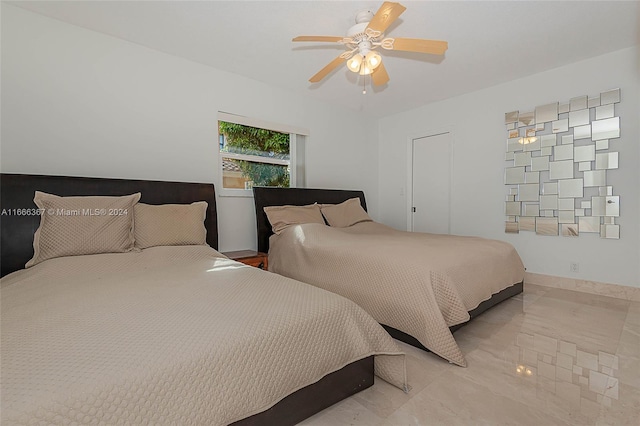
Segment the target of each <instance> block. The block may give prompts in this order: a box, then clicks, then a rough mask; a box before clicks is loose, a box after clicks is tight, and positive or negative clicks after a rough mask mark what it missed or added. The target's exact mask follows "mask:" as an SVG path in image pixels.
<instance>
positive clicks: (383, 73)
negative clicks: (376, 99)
mask: <svg viewBox="0 0 640 426" xmlns="http://www.w3.org/2000/svg"><path fill="white" fill-rule="evenodd" d="M371 80H373V85H374V86H382V85H383V84H385V83H386V82H387V81H389V74H387V69H386V68H385V67H384V64H383V63H381V64H380V65H378V68H376V69H375V71H373V73H371Z"/></svg>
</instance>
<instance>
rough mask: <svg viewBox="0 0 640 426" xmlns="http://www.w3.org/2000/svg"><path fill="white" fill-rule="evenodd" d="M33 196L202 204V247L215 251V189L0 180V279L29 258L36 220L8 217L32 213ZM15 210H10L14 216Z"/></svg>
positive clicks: (103, 181)
mask: <svg viewBox="0 0 640 426" xmlns="http://www.w3.org/2000/svg"><path fill="white" fill-rule="evenodd" d="M35 191H42V192H47V193H50V194H55V195H61V196H83V195H106V196H119V195H128V194H133V193H136V192H140V193H141V194H142V196H141V198H140V202H142V203H147V204H189V203H192V202H194V201H206V202H207V203H208V204H209V207H208V209H207V217H206V219H205V227H206V229H207V243H208V244H209V245H210V246H211V247H213V248H215V249H217V248H218V218H217V213H216V197H215V188H214V186H213V184H211V183H184V182H163V181H148V180H127V179H103V178H87V177H69V176H45V175H23V174H6V173H2V174H0V212H2V211H4V213H3V214H2V215H1V216H0V237H1V245H0V254H1V262H2V264H1V265H0V269H1V276H5V275H6V274H8V273H11V272H13V271H17V270H19V269H23V268H24V265H25V263H27V261H28V260H29V259H31V258H32V257H33V235H34V234H35V232H36V229H38V226H39V225H40V217H39V216H37V215H22V214H13V213H14V212H15V213H19V210H20V211H22V210H21V209H25V210H24V212H25V213H28V212H29V210H31V211H33V209H37V207H36V205H35V204H34V202H33V196H34V194H35ZM14 209H15V210H14Z"/></svg>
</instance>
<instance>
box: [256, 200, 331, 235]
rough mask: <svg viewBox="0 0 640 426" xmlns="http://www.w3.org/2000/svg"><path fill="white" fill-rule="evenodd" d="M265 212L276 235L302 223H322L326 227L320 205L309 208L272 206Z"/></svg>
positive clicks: (310, 205) (308, 206)
mask: <svg viewBox="0 0 640 426" xmlns="http://www.w3.org/2000/svg"><path fill="white" fill-rule="evenodd" d="M264 212H265V213H266V214H267V218H268V219H269V223H271V229H273V233H274V234H279V233H280V232H282V231H283V230H284V229H285V228H288V227H289V226H292V225H299V224H302V223H321V224H323V225H324V219H323V218H322V213H320V206H319V205H318V203H314V204H309V205H307V206H271V207H265V208H264Z"/></svg>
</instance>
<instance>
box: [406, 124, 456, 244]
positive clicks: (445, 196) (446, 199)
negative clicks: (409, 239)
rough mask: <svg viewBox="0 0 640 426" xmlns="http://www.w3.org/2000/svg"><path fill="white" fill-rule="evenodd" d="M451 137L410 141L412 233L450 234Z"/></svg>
mask: <svg viewBox="0 0 640 426" xmlns="http://www.w3.org/2000/svg"><path fill="white" fill-rule="evenodd" d="M452 141H453V138H452V136H451V133H440V134H436V135H430V136H425V137H421V138H417V139H413V141H412V160H411V166H412V167H411V168H412V185H411V193H412V203H411V204H412V205H411V230H412V231H414V232H429V233H433V234H449V233H450V231H451V220H450V217H451V212H450V210H451V169H452V166H451V159H452V153H453V150H452Z"/></svg>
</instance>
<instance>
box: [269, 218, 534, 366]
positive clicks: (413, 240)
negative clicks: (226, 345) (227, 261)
mask: <svg viewBox="0 0 640 426" xmlns="http://www.w3.org/2000/svg"><path fill="white" fill-rule="evenodd" d="M269 246H270V248H269V270H270V271H273V272H276V273H278V274H282V275H285V276H288V277H291V278H295V279H297V280H300V281H304V282H307V283H310V284H313V285H316V286H318V287H322V288H324V289H326V290H329V291H332V292H334V293H338V294H341V295H343V296H345V297H347V298H349V299H351V300H353V301H354V302H356V303H358V304H359V305H360V306H362V307H363V308H364V309H365V310H366V311H367V312H369V313H370V314H371V315H372V316H373V317H374V318H375V319H376V320H377V321H379V322H380V323H382V324H386V325H388V326H391V327H394V328H396V329H398V330H401V331H404V332H405V333H408V334H410V335H412V336H413V337H415V338H416V339H418V340H419V341H420V342H421V343H422V344H423V345H424V346H425V347H427V348H428V349H430V350H431V351H433V352H434V353H436V354H438V355H440V356H441V357H443V358H445V359H447V360H449V361H450V362H453V363H455V364H458V365H461V366H465V365H466V362H465V359H464V356H463V354H462V353H461V351H460V349H459V348H458V345H457V344H456V342H455V340H454V338H453V335H452V334H451V332H450V331H449V327H450V326H452V325H456V324H460V323H462V322H465V321H467V320H468V319H469V314H468V311H470V310H472V309H474V308H475V307H477V306H478V305H479V304H480V303H481V302H482V301H484V300H487V299H489V298H490V297H491V296H492V295H493V294H494V293H497V292H499V291H501V290H503V289H504V288H506V287H509V286H511V285H513V284H515V283H518V282H520V281H522V280H523V278H524V266H523V264H522V261H521V259H520V257H519V256H518V254H517V252H516V251H515V249H514V248H513V246H511V245H510V244H508V243H505V242H502V241H496V240H489V239H484V238H477V237H459V236H452V235H436V234H422V233H412V232H402V231H397V230H394V229H392V228H390V227H388V226H385V225H382V224H379V223H376V222H363V223H359V224H356V225H354V226H351V227H349V228H332V227H328V226H325V225H321V224H304V225H296V226H293V227H290V228H287V229H286V230H285V231H283V232H282V233H281V234H280V235H273V236H271V239H270V241H269Z"/></svg>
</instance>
